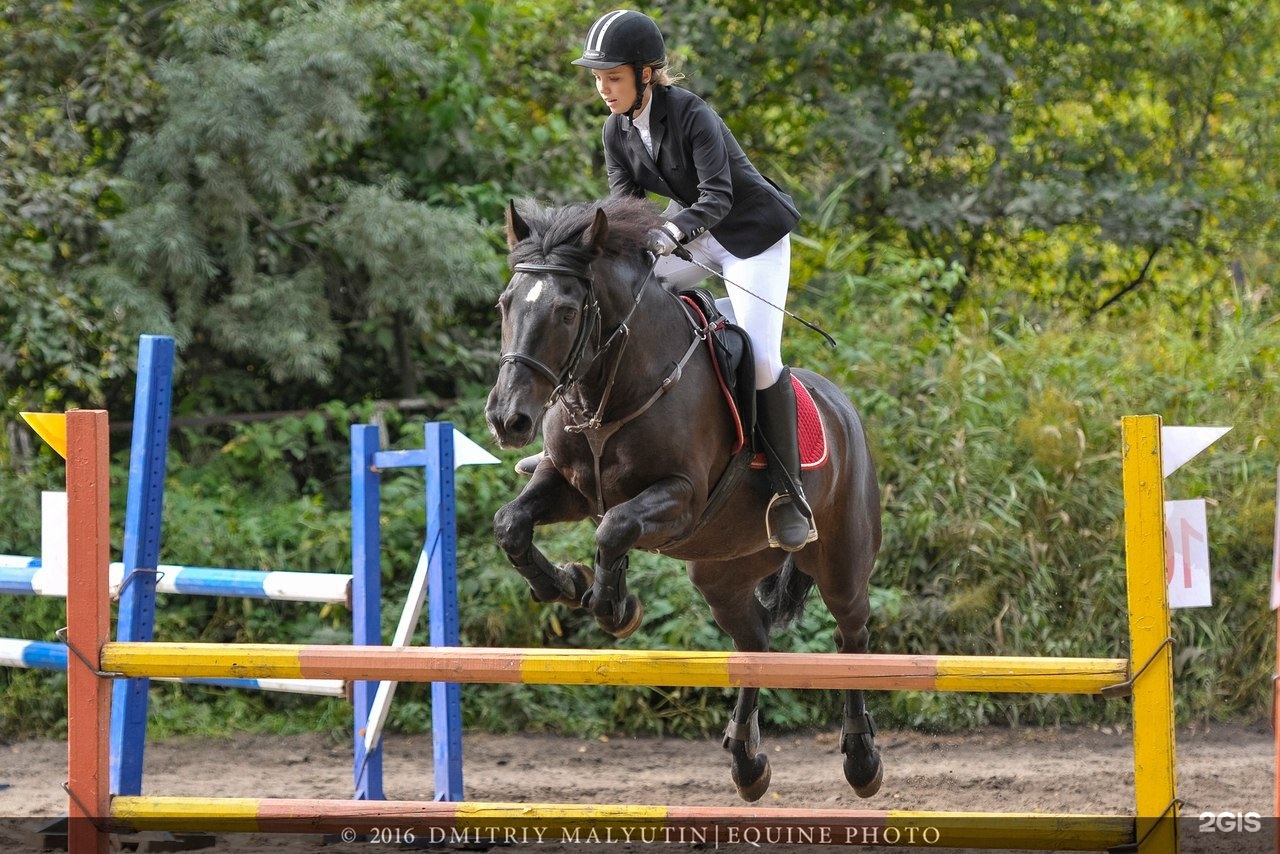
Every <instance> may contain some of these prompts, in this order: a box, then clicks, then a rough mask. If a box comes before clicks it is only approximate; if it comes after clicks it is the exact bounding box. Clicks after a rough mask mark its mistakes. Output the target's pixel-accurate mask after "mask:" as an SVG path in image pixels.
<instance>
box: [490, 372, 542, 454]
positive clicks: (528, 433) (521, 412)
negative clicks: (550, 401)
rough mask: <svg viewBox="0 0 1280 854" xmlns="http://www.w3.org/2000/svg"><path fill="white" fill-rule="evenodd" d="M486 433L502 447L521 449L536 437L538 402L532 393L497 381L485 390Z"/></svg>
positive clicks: (539, 420) (539, 426) (538, 413)
mask: <svg viewBox="0 0 1280 854" xmlns="http://www.w3.org/2000/svg"><path fill="white" fill-rule="evenodd" d="M484 417H485V420H486V421H487V422H488V423H489V432H490V433H492V434H493V438H494V439H496V440H497V442H498V444H499V445H500V446H501V447H503V448H523V447H524V446H525V445H528V444H529V443H530V442H532V441H533V440H534V439H536V438H537V437H538V431H539V430H540V429H541V427H542V404H541V402H539V401H535V400H533V399H532V395H530V394H528V392H527V391H526V392H525V393H520V392H519V391H513V390H512V389H510V388H509V387H508V386H504V384H503V383H502V382H501V381H499V383H498V384H497V385H495V386H494V387H493V390H492V391H490V392H489V400H488V402H487V403H486V404H485V408H484Z"/></svg>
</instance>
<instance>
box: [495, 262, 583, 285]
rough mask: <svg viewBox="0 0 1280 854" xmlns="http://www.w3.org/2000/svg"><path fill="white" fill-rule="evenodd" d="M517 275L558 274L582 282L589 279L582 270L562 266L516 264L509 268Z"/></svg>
mask: <svg viewBox="0 0 1280 854" xmlns="http://www.w3.org/2000/svg"><path fill="white" fill-rule="evenodd" d="M511 269H512V270H514V271H515V272H517V273H559V274H560V275H562V276H573V277H574V278H575V279H581V280H582V281H584V282H588V283H589V282H590V281H591V277H590V276H588V275H587V274H586V272H585V271H583V270H575V269H573V268H572V267H566V266H564V265H563V264H523V263H522V264H516V265H515V266H514V267H512V268H511Z"/></svg>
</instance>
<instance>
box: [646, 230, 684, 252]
mask: <svg viewBox="0 0 1280 854" xmlns="http://www.w3.org/2000/svg"><path fill="white" fill-rule="evenodd" d="M680 236H681V235H680V230H679V229H678V228H677V227H676V226H674V225H672V224H671V223H666V225H665V226H663V227H662V228H651V229H649V233H648V234H647V235H645V237H646V246H645V248H646V249H648V250H649V251H650V252H652V253H653V254H654V255H657V256H658V257H660V258H662V257H665V256H667V255H670V254H671V253H672V252H675V251H676V249H677V248H678V247H679V246H680V241H679V238H680Z"/></svg>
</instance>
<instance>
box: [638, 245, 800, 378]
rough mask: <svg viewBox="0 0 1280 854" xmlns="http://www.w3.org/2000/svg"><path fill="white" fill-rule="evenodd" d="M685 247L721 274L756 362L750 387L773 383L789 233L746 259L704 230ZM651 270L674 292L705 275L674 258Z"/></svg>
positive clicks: (779, 371) (779, 351)
mask: <svg viewBox="0 0 1280 854" xmlns="http://www.w3.org/2000/svg"><path fill="white" fill-rule="evenodd" d="M685 249H688V250H689V253H690V254H691V255H693V257H694V258H696V259H697V260H699V261H701V262H702V263H703V264H706V265H707V266H708V267H710V268H712V269H713V270H718V271H720V272H721V273H723V274H724V278H725V288H726V290H728V292H729V299H730V301H731V302H732V304H733V313H734V314H735V315H736V316H737V322H738V325H739V326H741V327H742V328H743V329H745V330H746V332H747V336H748V337H749V338H750V339H751V351H752V353H753V354H754V355H755V363H756V389H762V388H768V387H769V386H771V385H773V384H774V383H775V382H777V381H778V377H779V376H780V375H781V374H782V319H783V316H784V315H783V313H782V312H781V311H780V310H779V308H781V307H785V306H786V304H787V289H788V287H789V286H790V282H791V235H789V234H786V235H783V237H782V239H781V240H779V241H778V242H777V243H775V244H773V245H772V246H770V247H769V248H768V249H766V250H765V251H763V252H761V253H760V254H759V255H756V256H754V257H752V258H739V257H738V256H736V255H734V254H733V253H732V252H730V251H729V250H728V249H725V248H724V247H723V246H721V245H720V241H718V240H716V239H715V237H713V236H712V234H711V232H709V231H707V232H704V233H703V234H702V235H701V236H700V237H699V238H698V239H697V240H692V241H690V242H689V243H687V244H685ZM655 269H656V270H657V272H658V275H659V276H662V277H663V278H665V279H666V280H667V281H669V282H671V284H672V286H673V287H674V288H675V289H680V288H688V287H691V286H692V285H694V284H696V283H697V282H699V281H701V280H702V279H705V278H706V277H707V273H706V271H705V270H703V269H702V268H701V267H698V266H695V265H693V264H690V263H689V262H688V261H682V260H681V259H679V258H677V257H675V256H674V255H668V256H667V257H665V258H659V259H658V265H657V267H656V268H655ZM730 282H732V283H733V284H730ZM735 285H740V286H741V287H735ZM770 303H772V305H770ZM774 306H778V307H779V308H775V307H774Z"/></svg>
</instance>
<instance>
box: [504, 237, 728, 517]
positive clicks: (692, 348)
mask: <svg viewBox="0 0 1280 854" xmlns="http://www.w3.org/2000/svg"><path fill="white" fill-rule="evenodd" d="M657 260H658V259H657V257H656V256H655V257H654V263H653V265H652V266H650V267H649V272H648V274H647V275H646V276H645V277H644V280H643V281H641V282H640V286H639V287H638V288H637V289H636V292H635V295H634V296H633V298H632V302H631V309H630V310H629V311H628V312H627V316H626V317H624V318H623V319H622V322H621V323H620V324H618V327H617V328H616V329H614V330H613V332H612V333H610V335H609V337H608V339H607V340H606V341H605V342H604V343H603V344H602V345H600V346H599V347H598V348H597V349H596V351H595V353H594V354H593V355H592V357H591V359H590V360H589V361H588V362H587V367H590V365H591V364H592V363H594V362H595V360H596V359H597V358H599V357H600V355H601V354H602V353H604V352H606V351H607V350H609V348H610V347H611V346H612V345H613V342H614V341H615V340H619V339H621V341H622V344H621V346H620V347H619V348H618V352H617V354H616V356H615V357H614V359H613V364H612V365H611V366H610V368H609V376H608V379H607V380H606V382H605V386H604V391H603V393H602V394H601V396H600V402H599V403H598V404H597V406H596V411H595V414H594V415H592V416H590V417H589V418H587V419H586V420H585V421H584V420H581V419H580V418H579V420H577V421H575V422H574V423H569V424H566V425H565V430H567V431H569V432H571V433H581V434H583V437H584V438H585V439H586V440H587V444H588V445H589V446H590V447H591V455H592V457H593V461H594V471H595V480H596V510H597V511H598V512H597V514H596V515H597V516H603V515H604V513H605V509H606V508H605V504H604V481H603V479H602V478H601V464H600V463H601V459H602V458H603V456H604V448H605V445H606V444H607V443H608V441H609V440H610V439H611V438H613V435H614V434H615V433H617V432H618V431H619V430H621V429H622V428H623V427H624V426H626V425H627V424H629V423H630V422H632V421H634V420H635V419H637V418H639V417H640V416H641V415H643V414H644V413H646V412H648V411H649V409H650V408H652V407H653V405H654V404H656V403H657V402H658V401H659V400H660V399H661V398H662V396H663V395H665V394H666V393H667V392H668V391H670V390H671V389H672V388H674V387H675V385H676V383H678V382H680V378H681V376H682V375H683V374H684V369H685V366H686V365H688V364H689V360H690V359H691V358H693V354H694V353H696V352H697V351H698V347H699V345H700V344H702V343H703V342H704V341H706V338H707V335H708V334H709V329H708V328H707V327H705V326H702V327H700V326H699V325H698V324H697V323H696V322H695V321H694V320H693V318H692V317H690V316H689V313H688V311H687V310H684V308H683V306H681V308H682V310H684V311H685V317H686V318H687V319H688V320H689V324H690V326H692V327H693V341H692V342H691V343H690V344H689V348H688V349H687V350H685V352H684V355H683V356H681V357H680V360H679V362H677V363H676V366H675V368H673V369H672V371H671V372H670V373H669V374H667V376H666V377H665V378H664V379H663V380H662V382H661V383H659V385H658V388H657V389H656V390H655V391H654V392H653V394H651V395H650V396H649V398H648V399H647V400H645V402H644V403H642V404H641V405H640V406H639V407H638V408H636V409H634V410H632V411H631V412H630V413H629V414H627V415H625V416H623V417H621V418H617V419H614V420H613V421H610V422H605V421H604V420H603V419H604V413H605V407H606V406H607V405H608V403H609V397H610V396H611V394H612V393H613V387H614V384H615V382H616V381H617V376H618V369H619V367H621V365H622V357H623V354H624V353H625V352H626V348H627V343H628V342H629V341H630V336H631V327H630V325H629V324H630V322H631V318H632V317H634V316H635V313H636V309H638V308H639V307H640V300H641V299H643V297H644V292H645V290H646V289H647V287H648V284H649V282H650V281H651V280H653V279H654V278H655V276H654V270H655V268H656V266H657ZM512 269H513V270H514V271H515V272H517V273H553V274H560V275H565V276H572V277H573V278H575V279H577V280H578V281H580V282H582V283H583V284H584V285H586V289H587V293H586V296H585V297H584V298H583V302H582V321H581V322H580V323H579V324H578V332H577V335H576V336H575V338H574V342H573V347H572V349H571V350H570V352H569V356H568V358H567V359H566V360H565V364H564V366H563V367H562V368H561V369H560V370H559V371H558V372H557V371H554V370H552V369H551V368H550V367H548V366H547V365H546V364H545V363H544V362H542V361H540V360H538V359H536V358H534V357H533V356H530V355H528V354H527V353H515V352H512V353H503V354H502V356H501V357H500V358H499V360H498V365H499V367H501V366H502V365H507V364H510V363H512V362H518V363H520V364H523V365H526V366H528V367H530V368H532V369H533V370H535V371H537V372H538V373H540V374H542V376H544V377H546V378H547V379H548V380H550V381H551V383H552V384H553V385H554V386H555V389H554V390H553V391H552V392H551V396H550V397H548V398H547V401H546V403H544V404H543V407H542V408H543V410H544V411H545V410H547V409H550V408H551V407H552V406H554V405H555V404H556V403H560V404H561V405H563V406H564V407H565V410H566V412H569V414H570V415H575V413H573V412H572V411H571V410H570V409H569V405H568V401H567V400H565V399H564V396H565V393H566V392H567V391H568V390H569V388H570V387H572V386H573V385H576V384H578V383H579V382H581V380H582V376H583V375H584V373H585V371H581V372H580V370H579V368H580V367H582V366H581V364H580V363H581V362H582V360H583V358H584V356H585V355H586V346H587V341H588V340H589V339H590V338H591V335H592V333H593V332H596V331H597V330H598V328H599V323H600V302H599V300H598V299H597V297H596V292H595V281H594V280H593V279H592V278H591V276H590V275H589V274H588V273H587V272H585V271H582V270H575V269H574V268H572V267H567V266H563V265H559V264H526V263H519V264H516V265H514V266H513V267H512Z"/></svg>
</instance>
